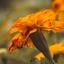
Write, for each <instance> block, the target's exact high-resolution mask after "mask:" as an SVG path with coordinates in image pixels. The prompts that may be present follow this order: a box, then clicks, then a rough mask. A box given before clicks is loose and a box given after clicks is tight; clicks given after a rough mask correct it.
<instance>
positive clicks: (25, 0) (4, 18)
mask: <svg viewBox="0 0 64 64" xmlns="http://www.w3.org/2000/svg"><path fill="white" fill-rule="evenodd" d="M52 2H53V0H0V64H29V62H30V60H31V59H32V58H33V57H34V56H35V55H36V54H38V53H39V51H38V50H37V49H36V47H35V46H34V47H33V48H29V47H27V48H25V47H24V48H22V49H17V50H16V51H14V52H9V51H8V47H10V43H11V39H12V38H13V36H14V35H15V34H16V33H14V34H10V30H11V27H12V25H13V23H14V22H15V21H16V20H18V19H19V18H20V17H22V18H23V17H25V16H27V15H29V14H32V13H36V12H38V11H40V10H45V9H51V10H53V11H54V12H56V11H55V10H54V9H53V7H52ZM63 13H64V11H62V13H60V16H58V17H61V18H60V20H62V21H64V15H63ZM57 20H58V19H57ZM44 36H45V38H46V40H47V43H48V45H49V46H50V45H52V44H55V43H60V42H62V43H63V44H64V31H61V32H59V33H53V32H52V31H51V32H50V33H44Z"/></svg>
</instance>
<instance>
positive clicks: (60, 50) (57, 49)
mask: <svg viewBox="0 0 64 64" xmlns="http://www.w3.org/2000/svg"><path fill="white" fill-rule="evenodd" d="M49 50H50V53H51V56H52V57H54V55H60V54H63V55H64V46H63V44H62V43H56V44H54V45H51V46H49ZM41 57H42V58H45V56H44V55H43V54H42V53H41V52H40V53H39V54H37V55H36V56H35V58H38V59H39V60H41Z"/></svg>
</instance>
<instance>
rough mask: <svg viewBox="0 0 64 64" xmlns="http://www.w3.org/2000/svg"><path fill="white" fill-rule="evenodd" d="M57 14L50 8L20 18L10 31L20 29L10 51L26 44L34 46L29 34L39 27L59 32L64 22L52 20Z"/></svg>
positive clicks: (47, 30)
mask: <svg viewBox="0 0 64 64" xmlns="http://www.w3.org/2000/svg"><path fill="white" fill-rule="evenodd" d="M54 15H56V14H54V13H51V11H50V10H46V11H43V12H41V11H39V12H37V13H35V14H31V15H28V16H27V17H24V18H20V19H19V20H17V21H16V22H15V23H14V24H13V25H12V30H11V32H10V33H14V32H17V31H19V32H20V33H18V34H17V35H16V36H15V37H14V38H13V39H12V40H11V46H10V47H9V51H10V52H13V51H14V50H16V49H17V48H23V47H24V46H26V47H27V46H30V47H32V46H34V45H33V43H32V41H31V39H30V37H29V35H30V34H31V33H34V32H36V31H37V29H38V28H40V29H41V30H42V32H46V33H49V32H50V30H52V31H53V32H59V31H62V30H63V29H64V22H61V21H51V18H52V17H53V16H54Z"/></svg>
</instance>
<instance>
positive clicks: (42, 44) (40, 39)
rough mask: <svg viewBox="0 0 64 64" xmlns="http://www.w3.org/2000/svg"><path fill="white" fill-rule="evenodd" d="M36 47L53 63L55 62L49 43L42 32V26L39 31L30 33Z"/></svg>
mask: <svg viewBox="0 0 64 64" xmlns="http://www.w3.org/2000/svg"><path fill="white" fill-rule="evenodd" d="M30 38H31V40H32V41H33V43H34V45H35V47H36V48H37V49H38V50H39V51H40V52H42V53H43V54H44V56H45V57H46V58H47V59H48V60H49V61H50V62H51V63H52V64H55V62H54V60H53V58H52V57H51V54H50V51H49V47H48V44H47V42H46V39H45V37H44V36H43V34H42V31H41V28H37V31H36V32H34V33H32V34H31V35H30Z"/></svg>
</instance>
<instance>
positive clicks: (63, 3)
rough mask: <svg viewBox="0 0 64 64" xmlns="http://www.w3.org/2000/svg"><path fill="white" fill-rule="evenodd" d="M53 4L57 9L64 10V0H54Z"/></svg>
mask: <svg viewBox="0 0 64 64" xmlns="http://www.w3.org/2000/svg"><path fill="white" fill-rule="evenodd" d="M52 6H53V8H54V10H55V11H63V10H64V0H54V1H53V2H52Z"/></svg>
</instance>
